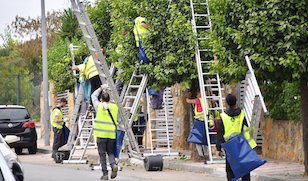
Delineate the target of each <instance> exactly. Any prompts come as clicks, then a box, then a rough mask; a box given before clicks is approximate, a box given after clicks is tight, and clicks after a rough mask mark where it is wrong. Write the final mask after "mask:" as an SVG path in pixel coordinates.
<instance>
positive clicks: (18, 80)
mask: <svg viewBox="0 0 308 181" xmlns="http://www.w3.org/2000/svg"><path fill="white" fill-rule="evenodd" d="M16 79H17V102H16V104H17V105H20V74H17V75H16Z"/></svg>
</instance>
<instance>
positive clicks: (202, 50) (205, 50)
mask: <svg viewBox="0 0 308 181" xmlns="http://www.w3.org/2000/svg"><path fill="white" fill-rule="evenodd" d="M209 51H211V50H210V49H199V52H209Z"/></svg>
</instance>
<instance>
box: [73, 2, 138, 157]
mask: <svg viewBox="0 0 308 181" xmlns="http://www.w3.org/2000/svg"><path fill="white" fill-rule="evenodd" d="M71 4H72V10H73V11H74V13H75V15H76V17H77V20H78V23H79V25H80V28H81V30H82V32H83V35H84V38H85V40H86V43H87V46H88V48H89V51H90V52H91V55H92V57H93V58H94V63H95V66H96V67H97V70H98V73H99V77H100V79H101V82H102V84H106V83H107V84H108V86H109V88H110V89H111V90H110V95H111V98H112V100H114V101H115V103H116V104H117V105H118V107H119V115H120V118H121V121H120V122H119V126H118V127H119V129H124V130H125V131H126V137H128V141H127V142H126V143H127V145H128V149H129V152H130V154H131V155H132V156H133V157H135V158H137V159H143V158H142V155H141V154H140V150H139V147H138V144H137V142H136V140H135V138H134V135H133V132H132V129H131V125H130V124H129V120H128V119H127V116H126V112H125V110H124V108H123V106H122V101H121V100H120V98H119V95H118V93H117V91H116V89H115V85H114V82H113V80H112V77H111V76H110V73H109V69H108V65H107V62H106V57H105V56H104V55H103V53H102V50H101V47H100V45H99V42H98V39H97V37H96V34H95V31H94V29H93V26H92V24H91V22H90V19H89V16H88V13H87V11H86V10H85V7H84V4H83V3H82V2H80V1H79V0H71ZM96 53H98V58H99V60H97V59H96Z"/></svg>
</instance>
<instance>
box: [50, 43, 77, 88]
mask: <svg viewBox="0 0 308 181" xmlns="http://www.w3.org/2000/svg"><path fill="white" fill-rule="evenodd" d="M71 64H72V62H71V57H70V55H69V50H68V48H67V46H66V41H65V40H63V39H60V37H58V39H57V40H56V41H55V43H54V44H53V45H52V47H50V48H49V49H48V72H49V78H50V79H51V80H53V81H54V83H55V89H56V91H57V92H61V91H64V90H66V89H70V90H71V89H72V88H73V85H74V82H75V79H74V78H73V76H72V70H71Z"/></svg>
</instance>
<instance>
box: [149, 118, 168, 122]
mask: <svg viewBox="0 0 308 181" xmlns="http://www.w3.org/2000/svg"><path fill="white" fill-rule="evenodd" d="M165 120H166V119H165V118H152V119H151V121H165Z"/></svg>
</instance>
